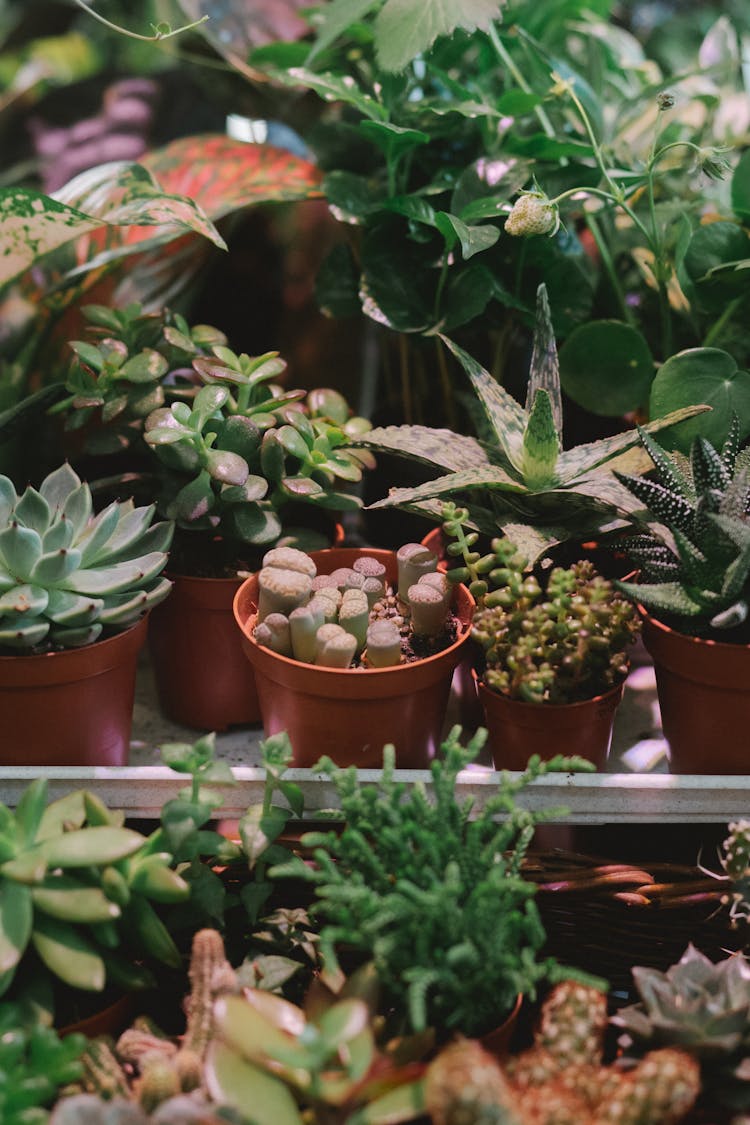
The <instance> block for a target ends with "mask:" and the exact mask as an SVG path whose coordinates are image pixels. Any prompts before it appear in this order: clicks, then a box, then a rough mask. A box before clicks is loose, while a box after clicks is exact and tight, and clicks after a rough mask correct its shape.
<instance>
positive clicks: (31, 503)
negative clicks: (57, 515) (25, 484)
mask: <svg viewBox="0 0 750 1125" xmlns="http://www.w3.org/2000/svg"><path fill="white" fill-rule="evenodd" d="M15 515H16V519H18V520H19V522H20V523H22V524H23V526H24V527H30V528H31V529H32V530H33V531H36V532H38V533H39V534H40V535H42V536H43V535H44V533H45V531H46V530H47V527H48V526H49V521H50V515H51V513H50V509H49V504H48V503H47V501H46V500H45V499H44V497H43V496H42V494H41V493H40V492H37V490H36V489H35V488H31V487H29V488H27V489H26V491H25V492H24V494H23V496H22V497H21V499H20V500H19V501H18V503H17V504H16V510H15Z"/></svg>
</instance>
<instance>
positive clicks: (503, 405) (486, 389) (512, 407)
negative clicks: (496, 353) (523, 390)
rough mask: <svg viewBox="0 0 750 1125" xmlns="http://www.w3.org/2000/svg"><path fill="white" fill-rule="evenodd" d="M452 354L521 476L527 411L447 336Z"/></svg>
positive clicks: (447, 343)
mask: <svg viewBox="0 0 750 1125" xmlns="http://www.w3.org/2000/svg"><path fill="white" fill-rule="evenodd" d="M440 339H441V340H442V341H443V343H444V344H445V346H446V347H447V348H448V349H449V351H451V352H453V354H454V356H455V357H456V359H457V360H458V361H459V363H460V364H461V366H462V367H463V369H464V371H465V372H466V374H467V375H468V376H469V378H470V379H471V382H472V386H473V387H474V390H475V391H476V394H477V397H478V399H479V402H480V404H481V406H482V409H483V411H484V413H485V415H486V417H487V421H488V422H489V424H490V426H491V428H492V432H493V433H494V434H495V437H496V439H497V443H498V446H499V448H500V449H501V450H502V451H503V453H504V454H505V457H506V459H507V460H508V461H509V462H510V464H511V465H513V466H514V467H515V468H516V469H517V470H518V471H519V472H520V471H521V468H522V465H523V435H524V430H525V429H526V411H525V410H524V409H523V407H522V406H521V404H520V403H518V402H516V400H515V399H514V398H513V396H512V395H510V394H508V392H507V391H506V390H505V388H504V387H501V386H500V384H499V383H498V382H497V381H496V380H495V379H493V378H492V376H491V375H490V373H489V371H485V369H484V368H483V367H482V365H481V364H480V363H477V361H476V360H475V359H473V358H472V357H471V356H470V355H469V353H468V352H465V351H464V350H463V348H460V347H459V346H458V344H454V342H453V341H452V340H449V339H448V337H447V336H441V337H440Z"/></svg>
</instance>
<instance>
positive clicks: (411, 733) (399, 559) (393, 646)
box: [234, 543, 474, 767]
mask: <svg viewBox="0 0 750 1125" xmlns="http://www.w3.org/2000/svg"><path fill="white" fill-rule="evenodd" d="M453 600H454V599H453V594H452V590H451V588H450V584H449V583H448V581H447V579H446V578H445V576H444V575H442V574H439V573H438V572H437V557H436V556H435V555H434V554H433V553H432V552H431V551H430V550H428V549H427V548H425V547H422V546H421V545H420V544H418V543H409V544H405V545H404V546H402V547H401V548H400V549H399V551H398V552H397V553H394V552H392V551H382V550H374V549H366V548H365V549H362V550H359V549H355V548H338V549H333V550H329V551H319V552H313V553H312V554H306V553H305V552H302V551H298V550H296V549H294V548H276V549H274V550H272V551H270V552H268V553H267V554H266V555H265V556H264V559H263V567H262V569H261V570H260V571H259V573H257V574H255V575H252V576H251V577H250V578H248V579H247V581H246V582H245V583H243V585H242V586H241V587H240V589H239V591H238V592H237V596H236V598H235V602H234V612H235V617H236V620H237V623H238V625H239V626H240V629H241V630H242V633H243V647H244V650H245V653H246V655H247V657H248V659H249V660H250V661H251V663H252V665H253V668H254V670H255V679H256V686H257V689H258V695H259V698H260V703H261V712H262V715H263V725H264V728H265V730H266V734H274V733H276V732H278V731H280V730H286V731H288V733H289V737H290V739H291V743H292V747H293V750H294V764H295V765H299V766H311V765H314V763H315V762H317V760H318V758H320V757H321V755H322V754H324V753H325V754H328V755H329V756H331V757H332V758H334V760H336V761H338V762H339V763H341V764H348V763H350V762H356V763H357V764H359V765H362V766H368V765H373V766H375V765H377V764H378V763H379V761H380V757H381V753H382V748H383V744H384V743H385V742H394V743H395V744H396V746H397V749H398V754H399V763H400V765H402V766H404V767H407V766H413V767H419V766H424V765H426V764H427V763H428V761H429V760H430V759H431V758H432V756H433V755H434V753H435V752H436V750H437V747H438V745H439V742H440V735H441V730H442V724H443V718H444V714H445V708H446V704H447V702H448V695H449V691H450V683H451V677H452V674H453V670H454V668H455V666H456V664H457V662H458V660H459V658H460V654H461V649H462V647H463V645H464V644H465V643H466V642H467V641H468V639H469V627H470V622H471V614H472V610H473V607H474V601H473V598H472V597H471V595H470V594H469V593H468V591H467V590H466V589H465V588H464V587H461V586H458V588H457V589H456V591H455V609H453V608H452V605H451V603H452V601H453Z"/></svg>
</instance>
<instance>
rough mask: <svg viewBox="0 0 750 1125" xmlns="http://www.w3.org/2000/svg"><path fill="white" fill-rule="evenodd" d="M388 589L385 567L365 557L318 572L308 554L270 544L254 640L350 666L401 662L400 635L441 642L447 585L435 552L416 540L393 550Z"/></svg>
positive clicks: (314, 660)
mask: <svg viewBox="0 0 750 1125" xmlns="http://www.w3.org/2000/svg"><path fill="white" fill-rule="evenodd" d="M397 566H398V581H397V584H396V590H395V591H394V590H392V589H391V588H390V587H389V586H388V584H387V582H386V580H385V567H384V565H383V563H381V562H380V561H379V560H378V559H376V558H373V557H372V556H368V555H364V556H362V557H360V558H358V559H356V560H355V561H354V563H353V564H352V566H351V567H340V568H339V569H337V570H334V571H333V572H332V573H331V574H320V575H319V574H317V573H316V567H315V564H314V562H313V560H312V559H311V558H310V556H309V555H307V554H305V553H304V552H303V551H298V550H296V549H295V548H291V547H284V548H275V549H274V550H272V551H269V552H268V553H267V554H266V555H265V556H264V558H263V567H262V569H261V570H260V572H259V574H258V615H257V622H256V626H255V632H254V636H255V640H256V641H257V642H258V644H261V645H263V646H264V647H266V648H270V649H271V650H272V651H274V652H277V653H280V654H281V655H282V656H291V657H293V658H294V659H295V660H299V661H302V662H303V663H307V664H318V665H321V666H325V667H330V668H348V667H350V666H351V665H352V662H353V661H355V660H358V659H360V658H361V660H362V662H363V663H364V664H365V666H367V667H372V668H385V667H391V666H393V665H397V664H399V663H401V660H402V653H403V642H404V639H405V638H408V639H412V638H416V637H418V638H423V639H424V643H425V644H427V645H430V644H434V645H437V646H438V647H439V641H440V637H441V636H442V635H444V634H446V629H447V626H448V622H449V621H450V604H451V596H452V587H451V585H450V583H449V582H448V581H447V579H446V578H445V576H444V575H442V574H438V573H437V557H436V555H435V554H434V553H433V552H432V551H430V550H428V549H427V548H425V547H423V546H422V545H421V544H419V543H408V544H406V545H405V546H403V547H402V548H400V550H399V551H398V552H397Z"/></svg>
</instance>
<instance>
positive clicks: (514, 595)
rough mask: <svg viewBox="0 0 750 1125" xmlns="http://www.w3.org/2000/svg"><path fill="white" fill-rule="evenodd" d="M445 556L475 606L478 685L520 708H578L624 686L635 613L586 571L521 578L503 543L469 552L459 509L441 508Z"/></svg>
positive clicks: (521, 562)
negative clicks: (453, 560) (455, 562)
mask: <svg viewBox="0 0 750 1125" xmlns="http://www.w3.org/2000/svg"><path fill="white" fill-rule="evenodd" d="M443 515H444V516H445V517H446V518H445V520H444V523H443V531H444V532H445V534H446V535H447V536H451V537H454V541H453V542H449V543H448V554H449V556H450V555H453V556H455V555H459V557H460V561H461V563H462V564H463V565H461V566H458V567H456V568H454V569H453V570H450V571H449V572H448V577H449V578H450V579H451V580H452V581H457V582H467V583H468V585H469V589H470V590H471V592H472V593H473V594H474V596H475V597H476V598H477V608H476V610H475V611H474V617H473V621H472V637H473V638H474V640H475V641H477V642H478V643H479V645H480V647H481V649H482V653H483V667H482V671H481V677H482V681H483V682H484V683H485V684H486V685H487V687H489V688H491V689H492V690H493V691H496V692H499V693H500V694H501V695H506V696H508V697H509V698H511V699H518V700H520V701H521V702H523V703H552V704H560V703H577V702H579V701H581V700H584V699H593V698H594V697H595V696H597V695H602V694H603V693H604V692H607V691H609V689H610V688H613V687H615V686H617V685H618V684H620V683H622V681H623V680H624V679H625V677H626V675H627V673H628V668H629V660H628V657H627V648H628V646H629V645H631V644H632V643H633V642H634V641H635V639H636V637H637V636H638V633H639V631H640V621H639V619H638V615H637V613H636V610H635V607H634V606H633V605H632V603H630V602H629V601H628V600H627V598H625V597H624V596H623V595H621V594H618V592H617V591H616V589H615V587H614V585H613V584H612V582H610V581H609V580H608V579H606V578H603V577H602V576H601V575H600V574H597V572H596V570H595V569H594V566H593V564H592V563H590V562H588V561H581V562H578V563H575V564H574V565H573V566H571V567H568V568H563V567H554V568H552V569H551V570H549V571H548V572H547V574H546V576H545V578H544V579H543V584H542V583H540V580H539V579H538V578H537V577H536V575H535V574H530V573H528V572H527V563H526V559H525V558H524V557H523V555H522V554H521V553H520V552H519V551H518V550H517V549H516V547H515V546H514V544H513V543H512V542H511V541H510V540H509V539H493V540H492V543H491V550H490V551H489V552H488V553H487V554H485V555H480V554H479V552H478V551H475V550H473V548H474V547H475V546H476V543H477V538H478V536H477V533H476V532H468V533H467V531H466V529H465V523H466V519H467V516H468V513H467V511H466V509H459V508H457V507H456V506H455V505H454V504H445V505H444V506H443Z"/></svg>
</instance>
